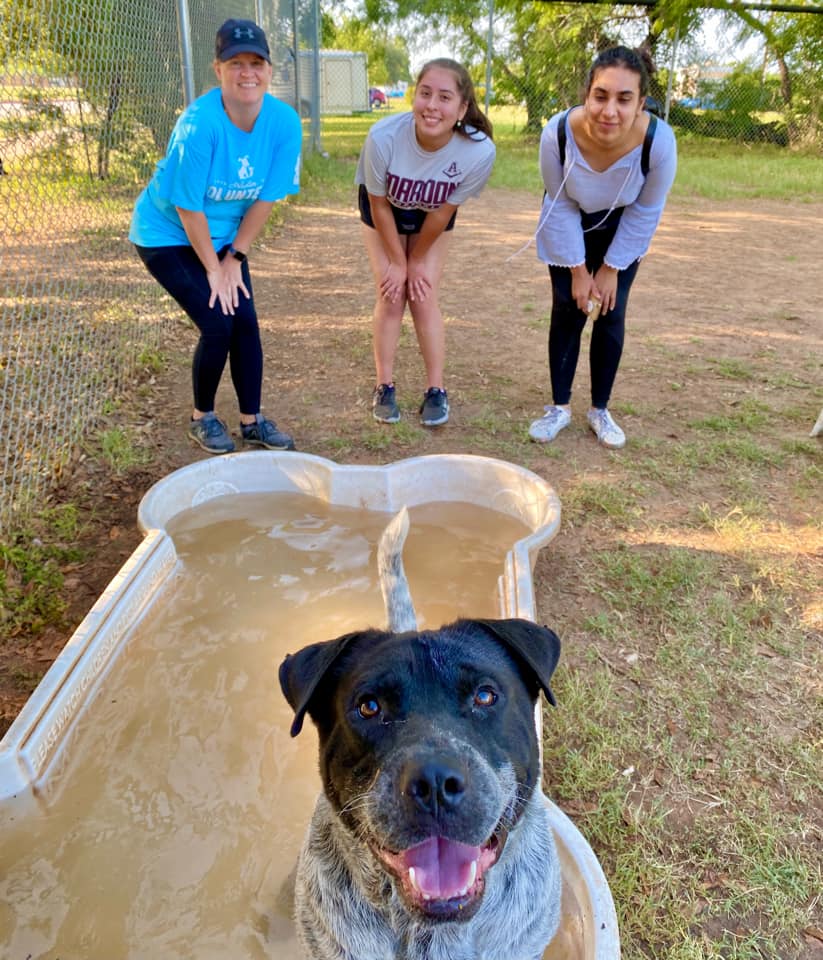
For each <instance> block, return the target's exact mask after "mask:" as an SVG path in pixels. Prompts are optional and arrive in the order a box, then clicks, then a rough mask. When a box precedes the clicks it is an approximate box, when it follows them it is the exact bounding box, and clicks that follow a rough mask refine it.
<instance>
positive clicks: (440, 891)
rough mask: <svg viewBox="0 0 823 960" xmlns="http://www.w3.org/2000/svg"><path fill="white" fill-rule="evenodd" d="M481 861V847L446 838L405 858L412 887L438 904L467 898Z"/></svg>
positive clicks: (421, 846) (427, 843)
mask: <svg viewBox="0 0 823 960" xmlns="http://www.w3.org/2000/svg"><path fill="white" fill-rule="evenodd" d="M479 857H480V847H471V846H469V845H468V844H465V843H458V842H457V841H455V840H446V839H445V838H443V837H431V838H430V839H429V840H425V841H424V842H423V843H419V844H418V845H417V846H416V847H411V848H410V849H408V850H406V851H404V853H403V854H402V858H403V862H404V866H405V867H406V870H408V871H409V876H410V878H411V882H412V885H413V886H414V887H416V888H417V890H418V891H419V892H420V893H422V894H423V895H424V896H426V897H430V898H432V899H434V900H450V899H452V898H453V897H458V896H461V895H463V894H464V893H465V892H466V890H467V888H468V887H470V886H471V885H472V884H473V883H474V881H475V878H476V876H477V861H478V859H479ZM412 871H413V872H412Z"/></svg>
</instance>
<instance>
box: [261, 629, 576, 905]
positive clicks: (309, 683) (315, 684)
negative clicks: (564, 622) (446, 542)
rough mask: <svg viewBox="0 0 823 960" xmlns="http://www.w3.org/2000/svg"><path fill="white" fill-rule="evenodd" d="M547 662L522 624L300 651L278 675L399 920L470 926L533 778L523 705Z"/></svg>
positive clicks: (529, 710) (540, 633) (362, 637)
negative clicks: (386, 881) (393, 898)
mask: <svg viewBox="0 0 823 960" xmlns="http://www.w3.org/2000/svg"><path fill="white" fill-rule="evenodd" d="M558 656H559V640H558V639H557V637H556V636H555V634H554V633H552V631H550V630H548V629H546V628H543V627H538V626H537V625H535V624H533V623H531V622H529V621H525V620H492V621H484V620H463V621H458V622H457V623H455V624H452V625H450V626H448V627H444V628H443V629H441V630H438V631H426V632H422V633H403V634H393V633H383V632H380V631H373V630H372V631H366V632H363V633H356V634H348V635H347V636H345V637H341V638H339V639H338V640H335V641H330V642H329V643H325V644H314V645H313V646H310V647H306V648H305V649H304V650H301V651H300V652H299V653H297V654H295V655H294V656H292V657H288V658H287V659H286V660H285V661H284V663H283V665H282V666H281V669H280V681H281V686H282V688H283V692H284V694H285V695H286V698H287V699H288V700H289V703H290V704H291V705H292V707H293V708H294V709H295V712H296V717H295V723H294V726H293V728H292V733H293V734H294V735H296V733H298V732H299V730H300V727H301V725H302V720H303V716H304V714H305V713H306V712H308V713H309V715H310V716H311V718H312V720H313V721H314V723H315V725H316V726H317V729H318V732H319V736H320V770H321V775H322V779H323V788H324V791H325V793H326V796H327V798H328V800H329V802H330V803H331V805H332V807H333V809H334V810H335V811H336V813H337V815H338V816H339V818H340V820H341V821H342V822H343V824H344V825H345V826H346V827H347V828H348V829H349V831H350V832H351V834H352V837H353V841H354V842H361V843H363V844H365V845H366V846H367V847H368V848H369V850H370V851H371V853H372V854H373V855H374V857H375V858H376V862H378V863H379V864H380V865H381V867H382V869H383V870H384V871H385V872H386V873H387V874H388V875H389V876H390V877H391V878H393V881H394V885H395V888H396V890H397V891H398V893H399V894H400V896H401V897H402V899H403V901H404V902H405V904H406V906H407V908H408V909H409V910H410V911H411V912H413V913H415V914H417V915H423V916H425V917H427V918H429V919H431V920H456V919H457V920H460V919H468V918H469V917H471V916H472V915H473V914H474V912H475V911H476V910H477V908H478V907H479V905H480V902H481V899H482V896H483V892H484V888H485V883H486V873H487V871H488V870H490V869H491V868H493V866H494V864H495V863H496V862H497V860H498V858H499V857H500V854H501V853H502V850H503V847H504V845H505V842H506V838H507V836H508V833H509V831H510V830H511V828H512V827H514V826H515V825H516V823H517V821H518V818H519V816H520V814H521V812H522V810H523V808H524V806H525V804H526V803H527V802H528V801H529V799H530V798H531V796H532V793H533V791H534V789H535V787H536V786H537V778H538V776H539V761H538V745H537V736H536V731H535V725H534V704H535V701H536V699H537V696H538V694H539V691H540V689H541V688H542V689H543V690H544V691H545V692H546V695H547V697H548V698H549V700H550V701H552V702H553V698H552V695H551V690H550V688H549V678H550V677H551V674H552V672H553V670H554V667H555V665H556V663H557V659H558Z"/></svg>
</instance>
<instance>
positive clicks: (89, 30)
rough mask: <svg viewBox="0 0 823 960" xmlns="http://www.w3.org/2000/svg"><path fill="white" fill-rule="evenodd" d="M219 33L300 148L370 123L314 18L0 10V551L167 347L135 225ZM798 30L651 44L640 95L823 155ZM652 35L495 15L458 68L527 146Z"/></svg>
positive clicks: (93, 8)
mask: <svg viewBox="0 0 823 960" xmlns="http://www.w3.org/2000/svg"><path fill="white" fill-rule="evenodd" d="M335 9H336V8H335ZM604 11H605V12H604ZM809 16H811V15H809ZM228 17H247V18H250V19H255V20H257V21H258V22H259V23H260V24H261V25H262V26H263V27H264V29H265V30H266V32H267V34H268V37H269V41H270V44H271V49H272V63H273V68H274V69H273V86H272V92H273V93H274V94H275V95H276V96H278V97H280V98H281V99H283V100H286V101H287V102H289V103H291V104H292V106H294V107H295V108H297V109H299V111H300V113H301V115H302V116H303V117H305V118H307V124H306V126H307V133H308V137H307V147H308V148H310V149H317V150H319V149H321V126H320V122H321V115H323V114H333V113H338V114H339V113H344V114H346V113H357V112H359V111H368V110H369V108H370V105H371V102H372V95H371V93H370V85H369V80H368V69H369V68H368V62H367V55H366V53H365V52H364V51H357V50H355V51H340V50H335V51H325V50H321V49H320V36H319V33H320V30H319V28H320V17H319V7H318V2H317V0H164V2H163V3H157V2H154V0H106V2H105V3H101V2H99V0H0V436H2V438H3V443H2V447H0V533H2V531H3V529H4V528H7V527H9V525H10V524H12V523H13V522H14V521H15V518H19V517H22V516H25V514H26V513H27V512H30V511H32V510H33V509H36V507H37V505H38V503H39V502H41V500H42V498H43V496H44V495H45V493H46V492H47V491H48V489H49V486H50V485H51V484H52V483H53V481H54V479H55V477H56V476H58V475H59V473H60V470H61V468H62V467H63V466H64V465H65V464H66V462H67V461H68V460H69V458H70V457H71V455H72V453H73V451H74V450H76V449H77V448H78V446H79V445H80V444H82V441H83V438H84V437H87V436H89V434H90V432H92V431H93V430H94V429H96V426H97V424H98V423H99V420H100V417H101V415H102V414H104V413H105V412H106V411H107V408H109V407H110V406H111V405H114V404H116V403H123V404H127V403H128V396H129V391H130V389H132V387H133V383H134V378H135V375H136V373H137V372H138V370H139V368H140V367H141V365H145V364H146V362H147V361H150V360H152V359H153V358H155V357H156V356H157V354H158V352H159V351H160V349H161V347H162V345H163V342H164V340H165V339H167V338H170V337H172V336H174V335H175V328H176V325H177V324H178V323H179V320H180V312H179V310H178V309H177V308H176V306H175V305H174V304H173V303H172V302H171V300H170V299H169V298H168V297H166V296H165V295H164V294H162V292H161V290H160V288H159V286H158V285H157V284H156V283H154V282H153V281H152V280H151V279H150V277H149V276H148V274H147V273H146V272H145V270H144V269H143V268H142V265H140V263H139V261H138V260H137V258H136V255H135V254H134V251H133V250H132V248H131V245H130V244H129V242H128V239H127V233H128V224H129V219H130V214H131V207H132V204H133V202H134V199H135V197H136V195H137V193H138V192H139V191H140V189H142V187H143V186H144V184H145V183H146V182H147V180H148V179H149V177H150V175H151V172H152V170H153V166H154V163H155V161H156V160H157V158H158V157H159V156H160V155H162V153H163V151H164V149H165V145H166V142H167V139H168V136H169V133H170V131H171V128H172V126H173V124H174V121H175V119H176V117H177V116H178V114H179V112H180V110H181V109H182V108H183V106H184V104H185V102H187V99H188V98H190V97H192V96H197V95H199V94H200V93H202V92H204V91H205V90H206V89H208V88H209V87H210V86H211V85H212V84H213V82H214V76H213V72H212V67H211V64H212V59H213V43H214V35H215V32H216V29H217V27H218V26H219V25H220V23H222V22H223V20H225V19H226V18H228ZM815 19H816V20H823V18H821V17H816V18H815ZM795 23H796V24H799V27H798V26H796V27H795V32H796V36H795V37H794V38H793V36H792V34H790V33H786V36H787V37H788V39H789V40H792V42H793V43H794V46H788V47H786V48H785V49H784V50H783V54H782V55H781V56H782V60H781V59H779V58H776V57H775V56H774V55H773V54H767V53H766V48H765V46H764V45H763V44H761V45H760V46H759V47H758V46H757V44H756V43H754V44H753V45H751V44H750V42H749V41H746V40H745V38H744V37H742V36H741V33H740V24H739V23H737V24H736V25H735V24H733V22H732V21H731V20H729V19H725V20H723V19H721V20H719V21H717V22H715V23H713V24H712V26H711V29H710V31H709V33H708V34H706V35H704V36H699V35H697V34H695V33H693V32H689V31H684V33H683V35H682V36H681V35H680V32H679V31H678V32H677V33H676V34H675V35H673V36H669V35H666V36H664V37H663V38H661V39H659V40H658V41H657V43H656V45H655V48H654V50H653V57H654V60H655V62H656V65H657V67H658V72H657V73H656V75H655V77H654V80H653V91H652V92H653V94H654V96H655V98H656V99H657V100H658V102H659V104H660V105H661V112H662V113H664V115H666V116H668V118H669V119H670V121H671V122H672V123H673V124H674V125H675V126H676V127H677V128H678V134H679V136H680V135H684V134H686V135H694V136H696V137H709V138H723V139H731V140H733V141H735V142H746V143H752V142H767V143H770V144H779V145H789V146H795V145H800V146H804V145H805V146H809V145H811V147H812V149H817V150H819V149H820V147H821V143H822V142H823V133H822V132H821V131H823V122H822V121H821V116H822V115H823V77H822V76H821V64H820V57H819V50H820V41H816V40H815V36H816V35H815V33H814V31H806V33H807V34H808V37H807V38H806V39H805V40H804V31H803V29H802V26H803V17H801V16H800V15H797V16H796V17H795ZM419 26H420V29H419V30H416V32H415V34H414V36H415V38H416V43H417V46H418V47H419V48H420V49H425V48H426V46H427V45H428V46H430V47H432V48H435V47H437V45H438V44H439V43H440V42H441V41H442V36H441V35H439V34H436V33H435V32H434V31H433V30H432V29H431V27H430V25H429V24H428V23H421V24H420V25H419ZM779 27H780V23H776V26H775V29H778V28H779ZM647 28H648V17H647V14H646V12H645V11H644V10H643V9H642V8H632V7H628V6H616V7H607V6H603V5H600V6H598V5H592V4H574V5H573V4H555V3H551V4H549V3H539V2H532V3H522V4H517V5H514V6H511V5H510V6H509V7H507V8H506V10H504V11H502V12H501V11H495V9H494V2H493V0H490V8H489V23H488V30H487V29H486V25H485V24H483V23H479V22H478V23H473V24H471V25H469V24H465V25H463V29H462V33H461V34H460V35H459V36H456V37H455V38H454V43H453V44H452V48H453V55H454V56H455V57H457V58H458V59H461V60H462V61H463V62H464V63H466V64H467V65H471V66H472V72H473V75H474V77H475V80H476V82H477V84H478V93H479V95H480V99H481V100H482V99H484V98H485V99H486V101H487V103H489V104H491V105H492V106H493V108H494V109H493V117H494V114H495V113H496V112H497V111H500V110H504V111H508V113H507V115H506V116H507V123H508V124H509V125H510V128H511V129H512V130H516V131H517V132H518V134H519V135H520V134H522V137H523V140H524V141H527V140H528V141H529V142H530V143H531V142H532V141H533V138H534V137H535V136H536V135H537V134H539V132H540V130H541V129H542V126H543V124H544V123H545V121H546V119H547V118H548V117H549V116H551V115H552V114H553V113H555V112H556V111H558V110H560V109H563V108H564V107H566V106H569V105H571V104H573V103H577V102H579V98H580V88H581V86H582V83H583V80H584V76H583V73H582V66H581V65H583V64H587V63H588V62H589V61H590V59H591V53H590V52H591V50H593V49H598V48H602V47H603V46H606V45H608V44H609V43H610V42H615V41H617V40H620V41H622V42H628V43H632V44H635V43H639V42H640V41H641V40H642V39H643V38H644V37H645V35H646V33H647ZM818 32H819V31H818ZM755 39H756V37H755ZM816 43H817V45H815V44H816ZM749 48H750V49H749ZM815 51H818V53H817V54H815ZM405 107H407V103H402V102H401V108H405ZM494 119H495V122H497V118H496V117H494Z"/></svg>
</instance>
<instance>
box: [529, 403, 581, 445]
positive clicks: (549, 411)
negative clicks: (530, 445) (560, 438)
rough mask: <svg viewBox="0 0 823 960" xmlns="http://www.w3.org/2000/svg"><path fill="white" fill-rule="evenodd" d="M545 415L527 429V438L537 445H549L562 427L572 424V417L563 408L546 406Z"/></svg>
mask: <svg viewBox="0 0 823 960" xmlns="http://www.w3.org/2000/svg"><path fill="white" fill-rule="evenodd" d="M543 409H544V410H545V411H546V413H545V414H544V415H543V416H542V417H541V418H540V419H539V420H535V421H534V423H532V425H531V426H530V427H529V436H530V437H531V438H532V440H536V441H537V442H538V443H551V441H552V440H554V438H555V437H556V436H557V434H558V433H560V431H561V430H562V429H563V427H568V425H569V424H570V423H571V422H572V415H571V413H570V412H569V411H568V410H564V409H563V407H555V406H548V407H544V408H543Z"/></svg>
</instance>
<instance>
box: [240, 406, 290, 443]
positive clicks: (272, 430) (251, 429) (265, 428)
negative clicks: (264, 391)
mask: <svg viewBox="0 0 823 960" xmlns="http://www.w3.org/2000/svg"><path fill="white" fill-rule="evenodd" d="M240 432H241V433H242V435H243V443H244V444H245V445H246V446H251V447H265V448H266V449H267V450H294V440H293V439H292V438H291V437H290V436H289V435H288V434H287V433H283V431H282V430H278V429H277V424H276V423H275V422H274V420H267V419H266V418H265V417H264V416H263V414H262V413H258V414H257V419H256V420H255V421H254V423H241V424H240Z"/></svg>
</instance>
